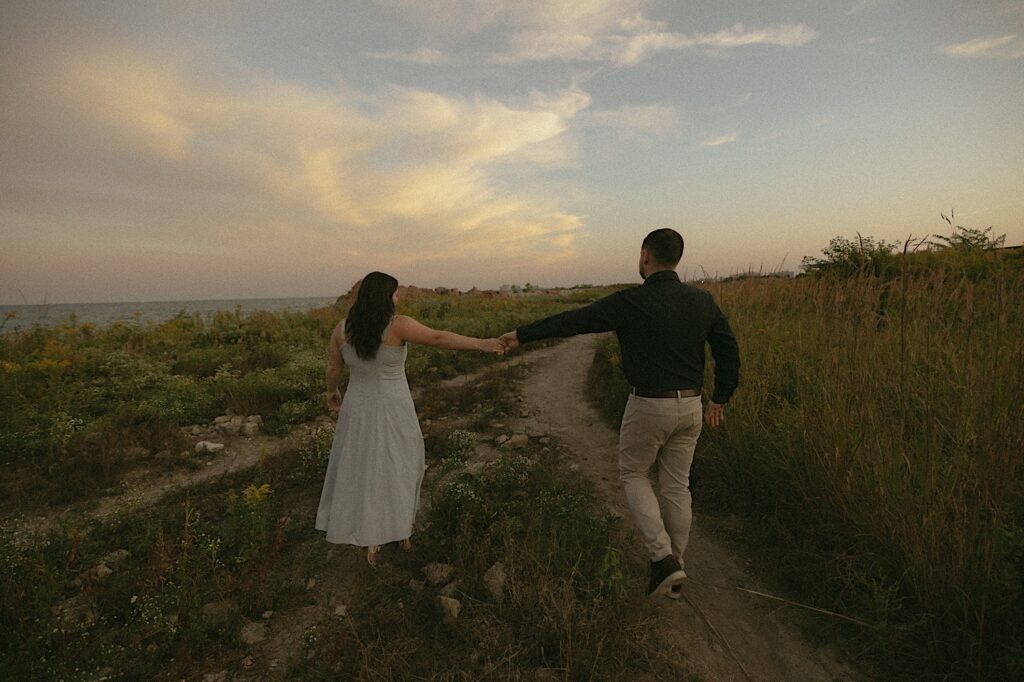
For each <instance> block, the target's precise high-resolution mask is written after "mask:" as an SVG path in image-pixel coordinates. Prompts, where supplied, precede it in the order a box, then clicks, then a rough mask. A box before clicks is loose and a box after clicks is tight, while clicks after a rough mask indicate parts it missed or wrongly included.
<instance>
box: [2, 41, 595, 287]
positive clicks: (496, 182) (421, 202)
mask: <svg viewBox="0 0 1024 682" xmlns="http://www.w3.org/2000/svg"><path fill="white" fill-rule="evenodd" d="M189 74H190V70H189V69H188V68H187V64H186V63H185V61H184V60H183V61H182V62H181V63H178V64H169V63H168V62H167V61H166V60H163V59H161V60H158V59H155V58H154V57H153V56H151V55H146V54H140V53H137V52H133V51H127V50H117V49H105V50H102V51H96V52H89V53H81V52H79V53H74V54H68V55H66V56H65V57H64V58H63V59H59V60H54V61H53V62H51V63H50V64H47V65H46V68H45V69H40V70H39V71H38V74H37V76H38V77H37V78H36V80H35V81H34V82H31V83H23V84H22V92H21V93H19V94H21V95H23V96H24V99H23V100H22V105H21V109H20V111H22V113H23V115H21V114H17V112H16V111H15V110H14V109H6V110H4V112H0V125H2V126H3V127H4V128H6V129H7V130H8V131H10V132H13V134H14V137H13V138H10V139H17V140H19V142H18V143H17V144H15V145H12V148H11V149H8V150H7V151H6V152H5V156H7V157H8V160H9V161H10V162H12V163H15V164H16V165H17V166H18V167H19V168H22V169H23V170H25V171H26V172H25V176H26V178H27V177H28V176H32V177H33V178H40V177H48V178H50V179H51V180H49V181H48V182H47V184H46V186H42V185H40V184H39V181H38V180H31V181H29V180H27V179H26V180H21V179H18V178H14V177H11V178H10V179H8V177H6V176H5V177H4V187H5V193H6V195H7V196H6V198H5V202H4V207H5V208H6V209H8V210H16V211H17V212H18V213H19V214H21V215H37V214H42V213H49V214H51V215H60V210H59V209H57V213H54V211H55V208H54V207H55V206H58V207H59V206H61V205H68V206H71V205H76V206H78V214H77V216H76V220H78V221H79V222H81V221H90V220H92V221H95V222H96V223H98V224H103V225H106V226H108V227H105V228H102V229H103V231H101V232H100V233H93V234H92V237H90V238H91V239H99V240H101V241H102V240H104V239H115V237H114V235H115V234H121V233H120V232H117V231H114V232H111V231H110V230H111V229H113V228H112V227H109V226H112V225H114V224H118V225H131V226H132V227H131V233H130V235H127V236H126V235H121V237H118V238H117V239H118V241H119V243H120V241H124V243H132V244H135V245H136V246H137V248H138V249H139V250H140V251H146V250H149V249H154V248H158V247H161V246H168V245H172V244H174V243H203V244H206V245H207V246H208V247H210V248H212V249H214V250H216V249H217V248H225V249H229V248H234V249H237V248H243V249H246V250H249V251H250V252H253V253H255V252H260V253H264V254H267V257H268V258H270V257H271V256H270V254H275V253H277V254H290V255H291V257H293V258H294V259H296V260H303V259H305V260H307V261H308V262H310V263H316V262H321V261H324V260H325V259H335V258H341V259H342V261H344V260H345V258H352V257H354V255H358V256H359V258H360V260H358V262H360V263H366V264H372V263H378V264H380V267H384V266H387V265H388V264H389V263H390V264H391V267H397V266H402V265H407V264H411V263H420V264H422V263H430V262H432V261H437V262H441V261H442V260H443V261H444V262H446V263H448V267H452V266H453V264H455V261H458V260H459V259H460V256H458V254H464V257H463V260H465V261H467V262H470V261H473V260H479V259H487V258H499V257H500V258H501V259H502V260H503V262H506V263H512V264H514V263H524V264H525V263H534V262H538V263H544V262H550V261H557V260H560V259H565V258H567V257H570V256H571V255H572V253H573V248H572V245H573V242H574V239H575V236H576V234H577V233H578V232H579V230H581V229H582V227H583V218H582V217H581V216H579V215H577V214H574V213H573V212H571V211H568V210H566V209H565V208H564V207H563V206H562V204H561V201H560V197H559V196H558V195H556V194H555V193H548V192H545V191H544V190H543V189H542V188H541V189H537V188H533V189H532V190H531V189H525V187H526V186H527V185H528V183H525V182H519V183H518V184H517V185H516V186H515V187H516V188H514V189H510V188H509V186H508V184H506V183H504V182H503V178H502V173H503V172H504V171H505V169H508V168H510V167H513V168H515V169H516V172H517V173H518V174H519V175H517V178H521V177H522V176H523V175H524V174H525V175H526V176H528V175H529V173H530V172H531V171H533V170H535V169H536V168H537V167H538V166H543V165H545V164H552V163H565V162H566V161H567V160H569V158H568V157H569V155H570V154H571V153H572V146H571V145H568V144H566V143H565V141H564V138H565V136H564V133H565V132H566V131H567V130H568V128H569V126H570V124H571V122H572V120H573V119H574V117H576V115H577V114H578V113H579V112H580V111H582V110H583V109H585V108H586V107H587V106H589V103H590V98H589V96H588V95H587V94H586V93H585V92H583V91H581V90H578V89H574V88H571V89H567V90H564V91H561V92H554V93H548V94H543V95H541V94H537V95H534V96H533V97H530V98H528V99H523V100H519V101H499V100H496V99H491V98H488V97H484V96H472V97H455V96H448V95H443V94H439V93H436V92H431V91H427V90H421V89H413V88H400V87H391V88H387V89H385V90H384V91H382V92H380V93H377V94H373V95H369V94H366V93H360V92H355V91H351V90H346V89H344V88H341V89H320V88H315V87H311V86H306V85H299V84H292V83H286V82H281V81H277V80H274V79H271V78H268V77H265V76H261V75H259V74H250V77H249V78H247V79H245V80H246V82H247V85H246V86H245V88H238V87H237V86H227V85H225V86H223V87H218V86H216V85H213V84H210V83H209V82H205V83H201V82H199V81H197V80H195V79H194V78H193V77H192V76H190V75H189ZM30 110H36V111H44V112H55V113H53V115H47V116H38V115H37V116H30V115H29V114H30V113H31V111H30ZM110 188H117V193H118V196H117V197H116V200H114V198H113V197H109V196H108V197H107V198H104V196H105V195H109V193H110V191H111V189H110ZM90 195H91V197H90ZM83 197H89V198H88V199H84V200H83ZM61 220H64V219H58V220H57V223H60V221H61ZM66 229H67V230H68V235H69V236H68V240H69V243H70V242H73V241H74V239H75V237H74V236H73V235H75V234H76V231H75V229H74V228H73V226H71V225H67V226H66ZM230 244H235V246H234V247H231V246H229V245H230ZM345 253H348V254H349V256H347V257H346V256H344V254H345ZM370 257H372V261H367V260H366V259H367V258H370ZM275 258H276V256H275ZM453 259H454V260H453ZM340 265H341V261H339V266H340ZM359 267H363V265H359Z"/></svg>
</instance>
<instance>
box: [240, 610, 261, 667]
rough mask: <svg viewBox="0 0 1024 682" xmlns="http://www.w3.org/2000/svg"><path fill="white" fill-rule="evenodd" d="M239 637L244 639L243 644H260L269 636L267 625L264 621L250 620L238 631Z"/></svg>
mask: <svg viewBox="0 0 1024 682" xmlns="http://www.w3.org/2000/svg"><path fill="white" fill-rule="evenodd" d="M238 638H239V639H240V640H242V644H247V645H249V646H253V645H254V644H259V643H260V642H262V641H263V640H265V639H266V638H267V626H266V625H264V624H263V623H257V622H253V621H249V622H248V623H246V624H245V625H243V626H242V629H241V631H240V632H239V633H238ZM243 665H244V663H243Z"/></svg>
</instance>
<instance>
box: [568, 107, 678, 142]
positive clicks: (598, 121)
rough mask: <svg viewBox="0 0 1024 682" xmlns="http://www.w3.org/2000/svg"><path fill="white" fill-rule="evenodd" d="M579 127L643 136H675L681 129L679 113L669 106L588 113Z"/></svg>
mask: <svg viewBox="0 0 1024 682" xmlns="http://www.w3.org/2000/svg"><path fill="white" fill-rule="evenodd" d="M580 123H581V125H584V126H587V127H596V128H614V129H616V130H619V131H622V132H627V133H634V134H645V135H655V136H658V135H675V134H678V133H679V130H680V127H681V125H682V124H681V117H680V115H679V111H678V110H677V109H676V108H675V107H673V106H669V105H664V104H651V105H645V106H624V107H621V108H619V109H606V110H603V111H593V110H592V111H588V112H586V113H585V114H584V115H583V116H582V117H581V121H580Z"/></svg>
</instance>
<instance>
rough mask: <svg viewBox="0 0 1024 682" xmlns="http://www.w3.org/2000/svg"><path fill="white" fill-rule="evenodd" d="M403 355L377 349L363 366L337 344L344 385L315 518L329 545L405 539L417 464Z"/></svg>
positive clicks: (419, 438) (419, 445)
mask: <svg viewBox="0 0 1024 682" xmlns="http://www.w3.org/2000/svg"><path fill="white" fill-rule="evenodd" d="M342 329H344V321H343V322H342ZM384 333H385V334H386V333H387V330H386V329H385V332H384ZM407 353H408V346H406V345H404V344H403V345H402V346H385V345H384V344H383V343H382V344H381V346H380V348H378V349H377V355H376V356H375V357H374V358H373V359H372V360H363V359H362V358H360V357H359V356H358V355H356V350H355V348H353V347H352V346H351V345H349V344H348V343H344V342H342V346H341V355H342V358H343V359H344V360H345V364H347V365H348V367H349V379H348V386H347V387H346V389H345V398H344V400H343V401H342V403H341V412H340V413H339V414H338V424H337V428H336V429H335V432H334V443H333V444H332V446H331V458H330V461H329V462H328V463H327V475H326V476H325V478H324V488H323V492H322V493H321V495H320V507H319V509H318V510H317V514H316V529H317V530H323V531H327V541H328V542H334V543H338V544H346V545H356V546H359V547H368V546H370V545H383V544H386V543H388V542H395V541H397V540H404V539H405V538H407V537H409V536H410V535H412V526H413V522H414V521H415V519H416V510H417V509H418V507H419V501H420V484H421V483H422V482H423V471H424V460H423V434H422V433H421V432H420V423H419V419H417V417H416V408H415V406H414V405H413V402H412V395H411V394H410V393H409V383H408V381H407V380H406V378H405V358H406V355H407Z"/></svg>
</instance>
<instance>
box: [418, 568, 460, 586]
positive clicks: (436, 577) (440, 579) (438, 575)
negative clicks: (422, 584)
mask: <svg viewBox="0 0 1024 682" xmlns="http://www.w3.org/2000/svg"><path fill="white" fill-rule="evenodd" d="M454 573H455V567H454V566H452V565H451V564H438V563H433V564H427V565H426V566H424V567H423V575H425V576H427V582H429V583H430V584H431V585H440V584H442V583H446V582H448V580H449V579H450V578H451V577H452V574H454Z"/></svg>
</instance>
